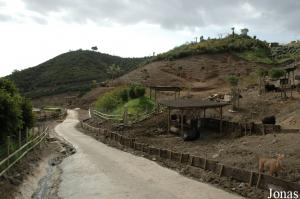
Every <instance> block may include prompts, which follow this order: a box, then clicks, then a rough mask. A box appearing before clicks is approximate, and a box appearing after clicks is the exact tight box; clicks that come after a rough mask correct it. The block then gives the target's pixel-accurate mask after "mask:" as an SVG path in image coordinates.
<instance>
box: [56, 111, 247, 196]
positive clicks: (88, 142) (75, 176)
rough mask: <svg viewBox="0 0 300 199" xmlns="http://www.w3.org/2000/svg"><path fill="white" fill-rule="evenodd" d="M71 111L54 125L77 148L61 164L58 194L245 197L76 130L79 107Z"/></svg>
mask: <svg viewBox="0 0 300 199" xmlns="http://www.w3.org/2000/svg"><path fill="white" fill-rule="evenodd" d="M68 114H69V115H68V117H67V119H66V120H65V121H64V122H63V123H62V124H60V125H58V126H57V127H56V129H55V130H56V132H57V133H58V134H59V135H60V136H62V137H64V138H65V139H66V140H67V141H69V142H70V143H72V144H73V145H74V147H75V148H76V149H77V153H76V154H75V155H73V156H70V157H68V158H66V159H65V160H64V161H63V163H62V165H61V168H62V170H63V174H62V176H61V179H62V182H61V186H60V189H59V196H60V197H62V198H66V199H68V198H72V199H76V198H78V199H82V198H86V199H93V198H95V199H96V198H97V199H98V198H105V199H123V198H132V199H143V198H149V199H153V198H162V199H169V198H170V199H174V198H175V199H176V198H184V199H192V198H193V199H194V198H197V199H216V198H223V199H238V198H242V197H240V196H236V195H233V194H231V193H227V192H225V191H223V190H221V189H217V188H215V187H213V186H211V185H208V184H204V183H200V182H197V181H194V180H192V179H189V178H186V177H184V176H181V175H179V174H178V173H176V172H175V171H173V170H169V169H167V168H164V167H161V166H159V165H158V164H156V163H155V162H153V161H150V160H147V159H145V158H142V157H137V156H134V155H132V154H129V153H125V152H123V151H120V150H117V149H115V148H111V147H108V146H106V145H104V144H102V143H100V142H97V141H96V140H94V139H93V138H91V137H89V136H86V135H84V134H82V133H80V132H79V131H77V130H76V128H75V126H76V124H77V123H78V120H77V117H78V114H77V112H76V111H72V110H71V111H68Z"/></svg>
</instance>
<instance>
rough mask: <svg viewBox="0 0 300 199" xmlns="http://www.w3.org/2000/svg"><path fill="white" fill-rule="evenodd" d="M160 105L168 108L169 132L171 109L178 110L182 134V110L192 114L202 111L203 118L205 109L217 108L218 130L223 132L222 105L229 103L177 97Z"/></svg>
mask: <svg viewBox="0 0 300 199" xmlns="http://www.w3.org/2000/svg"><path fill="white" fill-rule="evenodd" d="M160 104H161V105H164V106H166V107H167V108H168V132H170V126H171V110H179V111H180V117H181V120H180V121H181V124H180V129H181V133H182V134H183V131H184V129H183V127H184V124H183V116H184V114H183V113H184V111H188V112H190V114H192V113H193V112H195V111H203V118H205V117H206V115H205V114H206V109H219V114H220V124H219V130H220V133H222V132H223V107H224V106H227V105H229V103H227V102H216V101H211V100H201V99H177V100H172V101H162V102H160Z"/></svg>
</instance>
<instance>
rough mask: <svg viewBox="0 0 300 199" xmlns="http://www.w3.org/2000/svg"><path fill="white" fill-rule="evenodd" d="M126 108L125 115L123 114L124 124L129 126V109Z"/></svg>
mask: <svg viewBox="0 0 300 199" xmlns="http://www.w3.org/2000/svg"><path fill="white" fill-rule="evenodd" d="M124 108H125V109H124V113H123V123H124V124H127V122H128V107H127V106H125V107H124Z"/></svg>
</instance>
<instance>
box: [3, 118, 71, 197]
mask: <svg viewBox="0 0 300 199" xmlns="http://www.w3.org/2000/svg"><path fill="white" fill-rule="evenodd" d="M47 124H48V125H49V127H50V137H49V138H46V140H45V143H42V144H41V145H40V147H36V148H35V149H33V150H32V151H30V152H29V153H28V154H27V155H26V156H25V157H24V158H23V159H22V160H20V161H19V162H18V163H16V165H15V166H13V167H12V168H11V169H10V170H9V171H8V172H7V173H5V174H4V175H3V176H2V177H1V178H0V198H1V199H11V198H20V199H23V198H59V197H58V187H59V183H60V174H61V170H60V168H59V167H58V165H59V164H60V163H61V161H62V160H63V159H64V158H65V157H67V156H69V155H71V154H73V153H74V152H75V151H74V149H73V148H72V147H71V146H70V145H69V144H68V143H66V142H65V141H64V140H61V139H57V138H56V137H57V135H56V134H54V127H55V125H56V124H57V123H56V122H55V121H50V122H47Z"/></svg>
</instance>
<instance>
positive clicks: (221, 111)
mask: <svg viewBox="0 0 300 199" xmlns="http://www.w3.org/2000/svg"><path fill="white" fill-rule="evenodd" d="M222 133H223V107H222V106H220V134H222Z"/></svg>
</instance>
